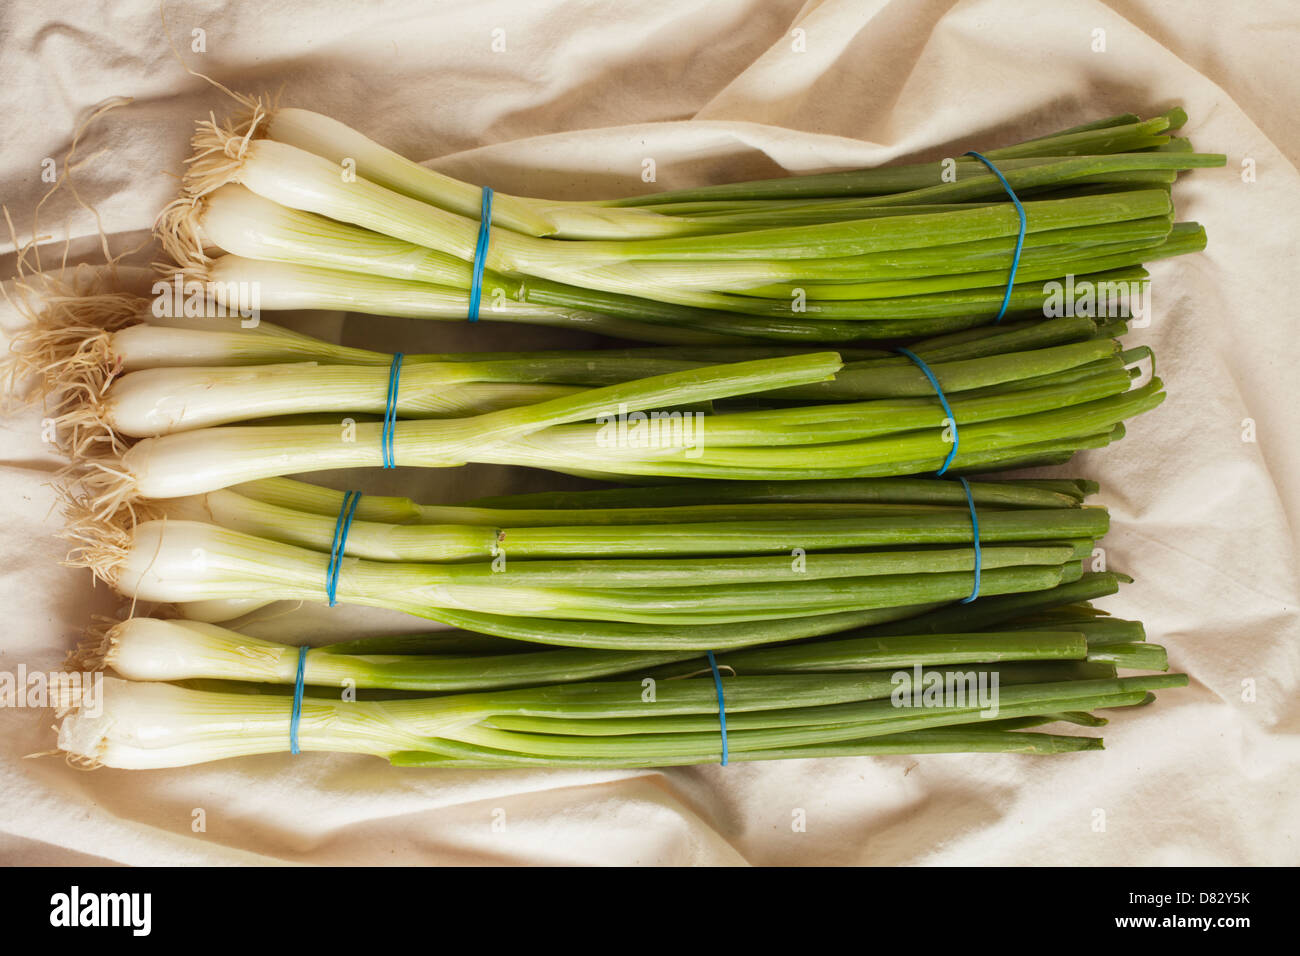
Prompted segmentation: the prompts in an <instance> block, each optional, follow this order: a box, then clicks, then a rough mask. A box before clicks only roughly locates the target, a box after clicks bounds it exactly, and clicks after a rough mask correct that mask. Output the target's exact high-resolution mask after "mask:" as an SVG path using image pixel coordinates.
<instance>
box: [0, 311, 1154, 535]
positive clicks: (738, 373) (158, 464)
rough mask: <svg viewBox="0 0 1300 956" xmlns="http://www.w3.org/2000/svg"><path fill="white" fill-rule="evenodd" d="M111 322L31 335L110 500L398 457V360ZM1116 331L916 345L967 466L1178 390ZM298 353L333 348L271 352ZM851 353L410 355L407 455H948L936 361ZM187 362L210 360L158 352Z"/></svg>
mask: <svg viewBox="0 0 1300 956" xmlns="http://www.w3.org/2000/svg"><path fill="white" fill-rule="evenodd" d="M112 325H113V327H110V326H107V325H106V326H105V327H104V328H102V329H101V330H100V331H99V332H98V333H97V334H96V335H94V336H90V337H82V338H78V337H76V336H72V335H68V334H67V330H66V327H58V328H53V329H46V330H43V331H37V332H35V333H33V335H32V336H31V337H30V338H29V341H28V342H27V343H26V348H27V351H26V352H25V353H23V354H24V360H25V361H26V363H27V364H28V365H30V366H33V367H39V368H40V369H42V370H45V372H46V374H47V377H48V379H49V388H50V389H51V390H55V391H59V392H60V393H61V394H63V395H65V396H66V401H65V404H64V406H63V410H62V414H61V415H60V416H59V417H57V418H56V419H55V421H56V423H58V424H59V425H60V426H64V427H65V432H66V434H65V436H64V437H65V440H66V441H67V443H68V445H69V446H70V448H71V450H72V452H73V454H74V455H78V456H84V457H88V458H90V459H91V467H92V470H93V471H94V473H95V480H96V481H97V482H98V486H99V487H100V489H101V498H102V499H103V500H104V501H105V502H106V509H107V510H111V509H112V507H115V506H116V504H117V503H119V502H120V501H122V500H123V499H124V498H126V497H134V496H144V497H146V498H174V497H180V496H186V495H193V494H201V493H204V492H207V491H212V490H216V489H219V488H223V487H229V486H230V485H233V484H238V483H241V482H245V481H251V480H255V479H260V478H269V477H277V476H281V475H286V474H295V473H304V472H311V471H318V470H323V469H332V468H344V467H367V466H376V465H380V464H381V463H382V462H383V461H384V450H383V436H384V434H385V425H384V424H383V423H382V422H381V421H379V420H378V419H379V416H380V413H382V412H383V411H384V410H385V407H386V406H387V399H388V384H389V382H390V380H391V376H392V374H393V373H392V371H391V365H392V358H391V356H381V355H380V353H373V352H364V351H362V350H355V349H342V348H340V347H338V346H329V345H328V344H327V343H323V342H318V341H317V340H313V339H311V338H309V337H307V336H303V335H300V334H297V333H288V332H284V331H283V330H279V329H276V328H274V327H272V326H270V325H269V324H267V323H264V324H263V327H259V328H258V329H256V330H242V329H240V330H233V329H226V330H220V329H196V328H188V327H184V325H182V326H179V327H178V326H171V325H166V326H155V325H151V324H143V323H138V322H132V321H129V320H128V321H126V322H117V323H113V324H112ZM1122 331H1123V323H1122V322H1119V323H1105V324H1098V323H1096V322H1094V321H1092V320H1091V319H1087V318H1083V317H1075V318H1062V319H1057V320H1053V321H1049V322H1042V323H1037V324H1028V323H1016V324H1011V325H1008V326H1007V327H1005V328H1004V327H988V328H983V329H978V330H973V331H970V332H965V333H960V334H956V335H947V336H941V337H936V338H930V339H923V340H921V341H919V342H916V343H913V345H914V352H915V354H916V355H918V356H920V357H921V358H922V359H923V360H924V361H925V362H926V363H927V364H928V365H929V367H930V369H931V370H932V372H933V374H934V375H935V377H936V378H937V380H938V381H939V383H940V385H941V387H942V388H943V390H944V392H945V394H946V395H947V397H948V399H949V403H950V407H951V411H952V417H953V418H954V419H955V420H956V421H957V422H960V423H961V430H960V440H959V446H960V447H959V448H958V450H957V453H956V455H955V457H954V459H953V461H952V463H951V465H952V467H953V469H954V470H956V471H972V470H991V469H999V468H1010V467H1017V466H1024V465H1038V464H1056V463H1060V462H1062V461H1065V460H1068V459H1069V458H1070V457H1071V456H1072V455H1073V454H1074V453H1075V452H1076V451H1078V450H1079V449H1083V448H1096V447H1101V446H1104V445H1106V444H1108V443H1109V442H1111V441H1113V440H1115V439H1116V438H1118V437H1120V436H1121V435H1122V434H1123V429H1124V426H1123V422H1124V421H1125V419H1127V418H1130V417H1132V416H1134V415H1137V414H1140V413H1142V412H1144V411H1147V410H1149V409H1151V408H1154V407H1155V406H1156V405H1158V404H1159V403H1160V402H1161V401H1162V399H1163V395H1164V393H1163V390H1162V383H1161V382H1160V380H1159V379H1157V378H1152V379H1151V380H1150V381H1149V382H1147V383H1146V384H1145V385H1141V386H1140V387H1133V379H1134V377H1135V376H1136V375H1137V374H1138V372H1137V369H1136V368H1134V367H1132V366H1134V365H1135V364H1136V363H1138V362H1139V361H1140V360H1141V359H1143V358H1144V357H1147V356H1148V355H1149V352H1148V351H1147V350H1146V349H1132V350H1124V349H1123V348H1122V346H1121V345H1120V344H1119V342H1118V340H1116V339H1113V338H1111V337H1110V336H1111V335H1114V334H1119V333H1121V332H1122ZM303 354H309V355H320V356H321V357H322V358H329V359H332V360H335V361H331V362H330V364H322V363H320V362H317V361H308V362H301V361H298V362H280V361H277V360H278V359H282V358H285V357H288V356H289V355H293V356H294V357H302V355H303ZM849 355H850V356H851V357H847V356H844V355H841V354H840V353H835V352H823V353H811V354H799V353H798V352H792V351H791V350H788V349H784V348H771V347H759V348H754V347H729V348H704V347H701V348H698V349H696V348H682V349H680V350H676V351H673V352H669V351H667V350H662V349H654V348H650V349H623V350H616V351H614V350H611V351H609V352H604V351H597V352H589V353H584V352H537V353H531V354H528V353H524V354H520V353H504V354H502V353H460V354H453V355H415V356H409V357H407V358H406V359H405V361H404V363H403V366H402V368H401V370H400V373H399V378H398V380H397V381H398V387H397V389H396V392H395V396H394V402H393V406H394V410H395V414H396V416H397V418H398V419H399V421H398V424H397V426H396V428H395V429H394V431H393V450H394V459H395V460H396V462H397V463H398V464H401V465H416V466H422V467H448V466H456V465H460V464H464V463H466V462H471V461H473V462H489V463H500V464H516V465H526V466H532V467H539V468H545V469H549V470H552V471H559V472H566V473H570V474H576V475H584V476H591V477H606V478H616V479H620V478H621V479H626V478H629V477H638V476H640V477H679V478H716V479H746V480H757V479H769V478H776V479H808V478H854V477H875V476H889V475H907V474H920V473H925V472H933V471H936V470H938V469H939V468H940V466H941V465H942V464H943V463H944V461H945V460H946V458H947V456H948V453H949V451H950V450H952V445H953V442H954V439H955V438H957V436H956V435H955V434H954V431H953V429H952V427H951V426H952V422H950V421H948V416H947V413H946V412H945V411H944V410H943V408H942V405H941V403H940V401H939V399H938V397H937V396H936V395H935V391H934V386H933V385H932V384H931V383H930V381H929V380H928V379H927V377H926V375H925V374H924V373H923V372H922V370H921V369H920V368H919V367H918V366H917V365H916V364H914V363H913V361H912V360H910V359H909V358H907V357H904V356H902V355H898V354H895V353H892V352H884V351H879V350H855V351H854V352H851V353H849ZM196 357H197V358H196ZM381 359H387V361H381ZM172 361H190V362H194V363H195V364H191V365H185V366H171V365H166V364H163V363H165V362H172ZM213 362H222V363H228V364H219V365H218V364H211V363H213ZM715 363H716V364H715ZM466 413H470V414H466ZM134 439H139V440H137V441H133V440H134ZM100 453H103V454H107V455H108V456H109V460H108V461H107V462H104V461H101V460H98V459H97V458H96V456H97V455H99V454H100Z"/></svg>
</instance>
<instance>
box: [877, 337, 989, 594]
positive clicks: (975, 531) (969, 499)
mask: <svg viewBox="0 0 1300 956" xmlns="http://www.w3.org/2000/svg"><path fill="white" fill-rule="evenodd" d="M897 351H898V352H901V353H902V354H903V355H906V356H907V357H908V358H910V359H911V360H912V361H913V362H915V363H916V367H917V368H919V369H920V370H921V371H922V372H923V373H924V374H925V377H926V378H928V379H929V380H930V384H931V385H933V386H934V393H935V394H936V395H938V396H939V404H940V405H942V406H943V413H944V414H945V415H947V416H948V421H949V422H951V423H952V448H950V449H949V450H948V457H947V458H945V459H944V460H943V467H942V468H940V469H939V470H938V471H936V472H935V473H934V474H935V477H936V478H942V477H943V473H944V472H945V471H947V470H948V466H949V465H951V464H952V460H953V458H955V457H956V456H957V445H958V439H959V437H960V436H959V435H958V432H957V417H956V416H955V415H953V413H952V406H951V405H949V404H948V397H947V396H946V395H944V394H943V388H941V387H940V385H939V379H938V378H936V377H935V374H934V372H932V371H931V370H930V366H928V365H926V364H925V360H924V359H923V358H921V356H919V355H917V354H916V353H915V352H912V351H909V350H908V349H904V348H900V349H897ZM957 480H958V481H960V482H961V486H962V488H963V489H965V491H966V504H967V505H969V506H970V524H971V534H972V537H973V538H974V544H975V588H974V590H972V591H971V593H970V597H966V598H962V600H961V603H962V604H969V603H970V602H971V601H973V600H975V599H976V598H977V597H979V596H980V568H981V565H982V564H983V560H984V559H983V555H982V554H981V552H980V519H979V515H977V514H976V513H975V496H974V495H973V494H971V490H970V482H968V481H967V480H966V479H965V478H962V477H960V476H959V477H958V478H957Z"/></svg>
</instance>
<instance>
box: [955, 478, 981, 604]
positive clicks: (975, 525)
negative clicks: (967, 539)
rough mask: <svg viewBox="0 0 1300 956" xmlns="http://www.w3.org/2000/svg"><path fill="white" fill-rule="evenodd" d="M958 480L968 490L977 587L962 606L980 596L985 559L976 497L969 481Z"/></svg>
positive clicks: (967, 499)
mask: <svg viewBox="0 0 1300 956" xmlns="http://www.w3.org/2000/svg"><path fill="white" fill-rule="evenodd" d="M957 480H958V481H960V482H961V486H962V487H963V488H964V489H966V504H968V505H969V506H970V527H971V537H972V538H973V539H974V542H975V587H974V589H973V590H972V591H971V592H970V597H964V598H962V599H961V603H962V604H969V603H970V602H971V601H973V600H975V599H976V598H977V597H979V596H980V567H981V565H983V563H984V559H983V556H982V555H981V554H980V519H979V515H977V514H976V513H975V496H974V495H973V494H971V490H970V482H969V481H967V480H966V479H965V478H962V477H960V476H958V478H957Z"/></svg>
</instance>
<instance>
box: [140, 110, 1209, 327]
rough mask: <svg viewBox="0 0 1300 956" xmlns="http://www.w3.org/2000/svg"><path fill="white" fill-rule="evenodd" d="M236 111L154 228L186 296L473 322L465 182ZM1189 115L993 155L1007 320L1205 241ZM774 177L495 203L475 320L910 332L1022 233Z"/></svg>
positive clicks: (949, 317)
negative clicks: (1019, 248)
mask: <svg viewBox="0 0 1300 956" xmlns="http://www.w3.org/2000/svg"><path fill="white" fill-rule="evenodd" d="M246 105H247V106H248V110H247V111H246V113H244V114H243V115H241V116H240V117H238V118H236V119H233V120H230V121H228V122H226V123H217V122H216V121H215V120H205V121H203V122H201V123H199V124H198V128H197V132H196V134H195V137H194V140H193V144H194V149H195V155H194V157H193V160H192V161H191V163H190V164H189V166H188V171H187V173H186V175H185V178H184V185H183V194H182V196H181V198H179V199H178V200H177V201H176V202H175V203H173V204H172V205H171V206H169V207H168V209H167V210H166V211H165V212H164V214H163V216H162V217H161V218H160V221H159V225H158V234H159V236H160V238H161V240H162V242H163V244H164V247H165V248H166V249H167V251H168V252H169V254H170V255H171V257H172V259H173V260H174V261H175V267H174V268H172V269H171V274H172V275H174V276H176V277H177V278H178V281H180V282H181V283H182V284H184V283H185V282H192V283H195V284H196V285H198V286H199V287H201V288H203V289H205V290H207V293H208V294H209V295H210V296H211V297H212V298H213V299H214V300H215V301H216V302H217V303H219V304H220V305H221V306H223V307H225V308H246V307H248V306H249V305H250V296H251V292H250V290H256V295H257V306H258V307H259V308H264V309H270V310H276V309H291V308H341V309H346V310H349V311H360V312H369V313H374V314H386V315H404V316H413V317H420V318H432V319H463V318H464V317H465V307H466V296H467V294H468V292H469V290H470V287H471V284H472V282H473V279H472V271H473V270H472V265H471V263H472V261H473V256H474V250H475V247H476V245H477V240H478V234H479V223H478V222H477V216H478V215H479V210H480V199H481V190H480V189H479V188H478V187H475V186H472V185H470V184H468V183H463V182H460V181H457V180H455V179H452V178H450V177H447V176H444V175H442V174H439V173H436V172H434V171H432V170H428V169H426V168H424V167H422V166H419V165H418V164H415V163H412V162H410V161H408V160H405V159H403V158H402V157H400V156H398V155H397V154H395V153H393V152H391V151H390V150H387V149H385V148H384V147H382V146H379V145H378V144H376V143H373V142H372V141H370V140H368V139H366V138H365V137H364V136H363V135H362V134H360V133H358V132H357V131H355V130H351V129H349V128H348V127H346V126H344V125H343V124H340V123H337V122H336V121H334V120H331V119H329V118H327V117H324V116H321V115H320V114H316V113H310V112H308V111H304V110H298V109H292V108H279V109H272V110H267V109H266V108H265V107H264V106H263V105H262V104H260V103H257V102H254V101H248V102H247V103H246ZM1185 119H1186V117H1185V115H1184V114H1183V112H1182V111H1181V110H1178V109H1175V110H1171V111H1169V112H1168V113H1166V114H1164V115H1162V116H1160V117H1155V118H1153V119H1151V120H1147V121H1135V122H1128V121H1127V120H1126V121H1124V122H1117V123H1116V124H1114V125H1101V126H1097V127H1094V128H1089V129H1084V130H1075V131H1072V132H1063V133H1061V134H1058V135H1054V136H1049V137H1042V138H1039V139H1038V140H1035V141H1031V142H1029V143H1023V144H1019V145H1018V146H1015V147H1010V148H1007V149H1003V150H991V151H989V152H988V153H987V154H986V155H988V156H989V158H990V159H994V160H995V161H997V162H998V164H999V168H1000V169H1001V171H1002V172H1003V174H1004V175H1005V177H1006V179H1007V181H1008V182H1009V183H1010V184H1011V186H1012V187H1013V188H1014V189H1015V190H1016V191H1017V193H1018V195H1020V196H1021V198H1022V199H1023V208H1024V213H1025V217H1026V219H1025V233H1026V235H1025V241H1024V250H1023V252H1022V256H1021V260H1020V268H1019V270H1018V275H1017V282H1016V285H1015V286H1014V287H1013V288H1012V290H1011V295H1010V299H1009V301H1008V308H1009V313H1008V314H1009V315H1010V316H1011V317H1012V319H1013V320H1015V319H1017V318H1041V317H1042V315H1043V312H1044V308H1045V307H1046V306H1048V304H1049V302H1050V301H1051V296H1052V293H1051V292H1050V291H1049V289H1048V287H1047V284H1048V283H1051V282H1053V281H1057V280H1063V279H1065V278H1066V277H1067V276H1069V277H1072V278H1073V279H1077V280H1079V281H1084V282H1088V283H1091V284H1094V285H1098V286H1099V287H1105V288H1107V289H1113V290H1115V291H1116V292H1117V293H1118V294H1121V295H1123V296H1127V297H1130V299H1131V296H1132V295H1140V294H1141V289H1142V285H1143V283H1144V281H1145V279H1146V275H1147V274H1146V272H1145V270H1144V269H1143V268H1142V264H1143V263H1146V262H1150V261H1153V260H1156V259H1160V258H1165V257H1168V256H1174V255H1180V254H1184V253H1188V252H1194V251H1196V250H1198V249H1200V248H1203V246H1204V243H1205V234H1204V230H1203V229H1202V228H1201V227H1200V226H1199V225H1198V224H1196V223H1175V222H1174V214H1173V204H1172V199H1171V194H1170V190H1171V187H1172V184H1173V181H1174V179H1175V178H1176V176H1177V174H1178V173H1179V172H1181V171H1185V170H1188V169H1194V168H1198V167H1206V166H1221V165H1223V163H1224V162H1225V158H1224V157H1223V156H1222V155H1218V154H1200V153H1195V152H1193V151H1192V150H1191V149H1190V147H1189V146H1188V145H1187V144H1186V142H1185V141H1184V140H1180V139H1177V138H1175V137H1173V136H1171V135H1170V132H1171V131H1172V130H1175V129H1176V128H1177V127H1179V126H1180V125H1181V124H1182V123H1183V122H1184V121H1185ZM1106 122H1109V121H1106ZM345 160H347V161H348V162H347V163H346V164H345V162H344V161H345ZM345 172H346V173H347V175H344V173H345ZM353 173H355V175H353ZM783 182H784V186H780V185H778V186H773V184H771V183H766V184H765V183H752V184H735V185H734V186H733V187H730V188H726V187H718V189H719V191H718V192H716V193H715V192H711V191H710V190H708V189H706V190H704V191H702V192H693V193H691V194H690V195H688V196H687V197H686V198H670V199H669V200H667V201H665V202H663V203H653V202H652V201H643V204H637V203H633V202H627V203H620V202H610V201H606V202H586V203H576V202H567V203H564V202H551V201H546V200H540V199H530V198H525V197H517V196H511V195H508V194H504V193H498V194H496V198H495V200H494V206H493V217H492V225H491V227H490V241H489V244H488V249H487V252H486V254H485V257H484V262H483V263H482V265H483V267H484V272H483V277H482V281H481V286H480V288H481V291H482V295H483V302H484V303H485V311H484V316H485V317H486V318H490V319H501V320H504V321H534V322H545V323H548V324H566V323H572V324H576V325H579V326H583V325H586V326H587V327H593V330H595V331H602V329H600V328H595V327H594V326H597V325H599V324H600V323H601V320H600V319H593V317H604V319H605V320H608V322H606V327H605V328H604V329H603V331H608V332H609V333H610V334H614V335H625V336H627V337H632V338H637V337H639V336H641V333H642V330H644V329H646V328H653V329H658V330H676V331H677V332H680V333H685V334H687V335H695V336H700V335H702V336H706V337H707V338H706V339H705V340H703V341H701V340H698V339H697V340H696V342H695V344H708V343H716V342H719V341H728V340H730V341H790V340H798V341H804V342H809V343H813V342H820V343H848V342H854V341H872V340H888V339H897V338H905V337H913V338H914V337H916V336H921V335H937V334H942V333H945V332H956V331H960V330H964V329H969V328H972V327H977V326H983V325H987V324H989V323H990V322H992V320H993V319H994V317H995V316H997V315H999V314H1000V312H1001V306H1002V302H1003V295H1004V292H1005V286H1006V282H1007V275H1008V271H1009V268H1010V258H1011V256H1012V252H1013V247H1014V245H1015V243H1016V238H1017V236H1018V234H1019V232H1020V228H1021V220H1020V215H1019V214H1018V212H1017V211H1016V210H1015V209H1014V208H1013V207H1012V205H1011V203H1010V202H1009V201H1008V197H1007V195H1006V193H1005V190H1004V188H1003V186H1002V184H1001V182H1000V181H999V179H998V178H997V177H996V176H994V175H993V173H992V172H991V171H990V170H988V169H987V168H985V167H984V166H983V164H981V163H979V162H977V161H975V160H973V159H969V158H963V159H961V160H957V161H955V163H954V164H953V165H952V169H951V170H946V168H945V167H943V166H941V165H938V166H937V165H935V164H922V165H916V166H899V167H892V168H885V169H879V170H865V171H857V172H854V173H846V174H832V176H831V178H830V179H827V178H826V177H824V176H814V177H791V178H790V179H789V180H788V181H783ZM1130 299H1125V301H1126V302H1129V301H1130ZM617 323H625V325H623V326H621V327H619V326H618V325H617ZM650 340H657V341H665V340H664V339H662V338H656V337H655V336H651V337H650Z"/></svg>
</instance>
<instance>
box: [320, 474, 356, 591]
mask: <svg viewBox="0 0 1300 956" xmlns="http://www.w3.org/2000/svg"><path fill="white" fill-rule="evenodd" d="M360 501H361V492H359V491H347V492H344V494H343V505H342V507H340V508H339V516H338V518H337V519H335V521H334V543H333V544H332V545H330V563H329V568H328V570H327V571H326V572H325V594H326V596H327V597H329V599H330V607H333V606H334V605H335V604H337V603H338V602H337V600H336V598H335V595H336V594H337V593H338V589H339V569H340V568H341V567H342V566H343V554H344V551H345V549H346V546H347V540H348V531H349V530H351V528H352V519H353V518H355V517H356V516H357V504H358V503H359V502H360Z"/></svg>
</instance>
